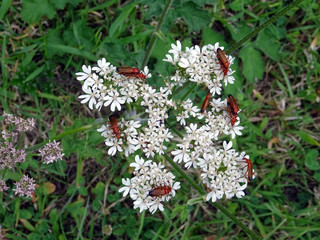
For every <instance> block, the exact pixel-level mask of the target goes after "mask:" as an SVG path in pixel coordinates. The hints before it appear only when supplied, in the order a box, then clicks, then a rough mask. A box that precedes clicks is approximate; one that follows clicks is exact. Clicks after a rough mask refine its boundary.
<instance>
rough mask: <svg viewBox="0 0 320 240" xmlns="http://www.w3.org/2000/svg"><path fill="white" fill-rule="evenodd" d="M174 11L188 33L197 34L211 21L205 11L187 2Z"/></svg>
mask: <svg viewBox="0 0 320 240" xmlns="http://www.w3.org/2000/svg"><path fill="white" fill-rule="evenodd" d="M175 11H176V12H177V13H178V14H179V16H180V17H182V18H183V19H184V20H185V21H186V23H187V25H188V26H189V32H193V31H196V32H199V31H200V30H201V29H203V28H205V27H206V26H207V25H208V24H209V23H210V21H211V18H210V17H209V15H208V12H207V11H204V10H202V9H199V8H198V7H197V6H196V5H195V4H194V3H192V2H188V3H186V4H184V5H183V6H182V7H180V8H176V9H175Z"/></svg>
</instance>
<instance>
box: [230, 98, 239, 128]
mask: <svg viewBox="0 0 320 240" xmlns="http://www.w3.org/2000/svg"><path fill="white" fill-rule="evenodd" d="M227 112H228V113H229V116H230V118H231V125H232V126H233V125H234V124H235V123H236V120H237V114H238V112H239V106H238V103H237V101H236V100H235V99H234V97H233V96H232V95H231V94H229V95H228V98H227Z"/></svg>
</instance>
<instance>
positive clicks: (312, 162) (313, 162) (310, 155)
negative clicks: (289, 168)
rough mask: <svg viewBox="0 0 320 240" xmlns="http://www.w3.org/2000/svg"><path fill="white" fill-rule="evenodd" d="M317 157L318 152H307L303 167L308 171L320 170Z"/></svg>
mask: <svg viewBox="0 0 320 240" xmlns="http://www.w3.org/2000/svg"><path fill="white" fill-rule="evenodd" d="M318 156H319V152H318V150H316V149H312V150H310V151H308V152H307V154H306V159H305V165H306V167H307V168H309V169H310V170H313V171H315V170H319V169H320V162H319V161H318V160H317V158H318Z"/></svg>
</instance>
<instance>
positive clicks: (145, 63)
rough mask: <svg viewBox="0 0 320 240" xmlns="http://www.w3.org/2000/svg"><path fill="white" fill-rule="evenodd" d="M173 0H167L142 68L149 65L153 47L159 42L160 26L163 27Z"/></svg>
mask: <svg viewBox="0 0 320 240" xmlns="http://www.w3.org/2000/svg"><path fill="white" fill-rule="evenodd" d="M172 2H173V0H167V2H166V5H165V6H164V9H163V11H162V14H161V16H160V19H159V22H158V25H157V27H156V29H155V30H154V32H153V34H152V36H151V38H150V42H149V45H148V48H147V51H146V54H145V55H144V59H143V61H142V64H141V69H143V68H144V67H145V66H146V65H147V63H148V61H149V58H150V56H151V53H152V50H153V48H154V46H155V44H156V42H157V35H159V33H160V28H161V26H162V24H163V22H164V19H165V17H166V15H167V13H168V11H169V8H170V6H171V4H172Z"/></svg>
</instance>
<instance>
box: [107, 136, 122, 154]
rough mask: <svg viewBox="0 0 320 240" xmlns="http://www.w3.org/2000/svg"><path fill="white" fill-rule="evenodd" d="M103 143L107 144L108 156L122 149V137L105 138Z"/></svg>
mask: <svg viewBox="0 0 320 240" xmlns="http://www.w3.org/2000/svg"><path fill="white" fill-rule="evenodd" d="M104 143H105V144H106V145H107V146H109V147H110V148H109V150H108V154H109V155H110V156H113V155H115V154H116V153H117V151H119V152H122V151H123V149H122V147H121V145H122V139H117V138H112V139H106V140H105V141H104Z"/></svg>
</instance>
